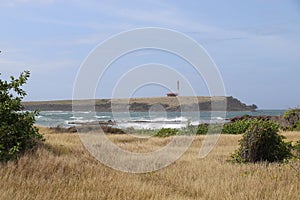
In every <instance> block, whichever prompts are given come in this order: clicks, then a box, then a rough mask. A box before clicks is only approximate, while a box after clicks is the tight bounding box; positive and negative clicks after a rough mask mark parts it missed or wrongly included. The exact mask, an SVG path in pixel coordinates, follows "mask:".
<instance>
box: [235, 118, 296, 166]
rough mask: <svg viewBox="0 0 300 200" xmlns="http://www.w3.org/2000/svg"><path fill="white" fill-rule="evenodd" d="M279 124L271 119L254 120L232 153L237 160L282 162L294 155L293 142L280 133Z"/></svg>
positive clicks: (242, 161)
mask: <svg viewBox="0 0 300 200" xmlns="http://www.w3.org/2000/svg"><path fill="white" fill-rule="evenodd" d="M278 131H279V125H278V124H277V123H274V122H273V121H271V120H253V121H252V123H251V125H250V126H249V128H248V129H247V130H246V132H245V133H244V135H243V137H242V139H241V140H240V141H239V144H240V147H239V149H238V150H237V151H236V152H235V153H234V154H232V156H231V157H232V160H233V161H235V162H240V163H244V162H261V161H267V162H282V161H283V160H285V159H288V158H291V157H292V153H291V150H292V145H291V143H287V142H284V141H283V139H284V136H282V135H279V134H278Z"/></svg>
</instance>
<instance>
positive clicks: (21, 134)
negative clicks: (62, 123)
mask: <svg viewBox="0 0 300 200" xmlns="http://www.w3.org/2000/svg"><path fill="white" fill-rule="evenodd" d="M28 78H29V72H28V71H25V72H24V73H21V74H20V76H19V78H18V79H15V78H14V77H11V80H10V82H8V81H3V80H1V79H0V161H1V162H3V161H8V160H10V159H13V158H16V157H17V156H19V155H20V154H22V153H24V152H25V151H26V150H29V149H33V148H34V147H35V146H36V145H37V144H38V143H39V142H40V141H42V140H43V137H42V135H40V134H39V132H38V129H37V128H36V127H34V126H33V125H34V122H35V118H34V117H35V115H37V112H23V111H22V110H23V106H22V104H21V100H22V99H23V98H24V96H25V95H26V92H25V91H24V90H22V89H21V86H22V85H24V84H25V83H26V81H27V79H28Z"/></svg>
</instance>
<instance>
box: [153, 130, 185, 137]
mask: <svg viewBox="0 0 300 200" xmlns="http://www.w3.org/2000/svg"><path fill="white" fill-rule="evenodd" d="M178 132H179V131H178V130H177V129H173V128H162V129H160V130H159V131H158V132H157V133H156V134H155V136H158V137H169V136H173V135H177V134H178Z"/></svg>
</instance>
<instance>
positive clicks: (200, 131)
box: [196, 124, 208, 135]
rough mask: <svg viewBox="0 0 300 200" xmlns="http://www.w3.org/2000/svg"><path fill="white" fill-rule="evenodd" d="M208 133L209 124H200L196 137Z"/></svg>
mask: <svg viewBox="0 0 300 200" xmlns="http://www.w3.org/2000/svg"><path fill="white" fill-rule="evenodd" d="M207 132H208V124H200V125H199V126H198V129H197V132H196V135H205V134H207Z"/></svg>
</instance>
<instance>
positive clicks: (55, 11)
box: [0, 0, 300, 109]
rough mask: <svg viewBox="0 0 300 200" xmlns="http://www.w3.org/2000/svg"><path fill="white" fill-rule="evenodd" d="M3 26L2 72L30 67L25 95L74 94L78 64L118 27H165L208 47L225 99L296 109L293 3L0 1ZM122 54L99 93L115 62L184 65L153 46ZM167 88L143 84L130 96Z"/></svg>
mask: <svg viewBox="0 0 300 200" xmlns="http://www.w3.org/2000/svg"><path fill="white" fill-rule="evenodd" d="M0 24H1V31H0V50H1V51H2V53H1V54H0V72H1V73H2V75H1V77H4V78H7V77H9V76H10V75H17V74H19V72H21V71H23V70H25V69H28V70H30V71H31V78H30V80H29V82H28V84H27V85H26V87H25V89H26V91H27V93H28V96H27V97H26V100H53V99H71V98H72V91H73V83H74V81H75V78H76V74H77V72H78V70H79V67H80V65H81V63H82V62H83V61H84V59H85V58H86V57H87V56H88V54H89V52H90V51H91V50H92V49H94V48H95V46H96V45H98V44H99V43H100V42H103V41H104V40H105V39H107V38H108V37H111V36H112V35H114V34H117V33H120V32H122V31H127V30H130V29H134V28H143V27H162V28H168V29H173V30H176V31H179V32H182V33H184V34H186V35H188V36H190V37H191V38H193V39H194V40H196V41H197V42H198V43H199V44H201V45H202V46H203V47H204V48H205V49H206V50H207V52H208V53H209V54H210V56H211V57H212V59H213V60H214V62H215V63H216V65H217V66H218V68H219V71H220V73H221V75H222V78H223V81H224V85H225V89H226V94H227V95H228V96H234V97H237V98H239V99H240V100H242V101H243V102H245V103H247V104H252V103H254V104H257V105H258V106H259V108H261V109H271V108H290V107H297V106H300V87H299V80H300V79H299V74H300V1H298V0H285V1H282V0H247V1H238V0H228V1H217V0H212V1H202V0H191V1H178V0H165V1H162V0H143V1H138V0H130V1H129V0H122V1H121V0H119V1H116V0H111V1H100V0H99V1H96V0H86V1H79V0H74V1H72V0H66V1H59V0H0ZM122 59H123V60H122ZM122 59H120V60H119V61H118V62H116V63H114V67H112V69H111V72H110V73H111V74H110V75H109V74H108V77H109V78H107V80H104V82H105V81H106V82H105V87H101V90H99V91H98V92H97V97H99V98H102V97H106V98H107V97H110V95H111V94H110V92H111V90H112V88H113V86H114V82H113V81H112V78H110V77H112V76H113V75H114V74H115V75H116V74H119V75H121V72H120V66H119V65H126V66H127V68H126V69H129V68H130V66H132V65H133V64H134V65H136V64H142V63H147V62H151V61H153V60H154V61H156V62H165V61H168V62H167V64H168V65H171V66H174V67H175V68H177V69H178V70H180V67H181V66H183V65H185V63H183V62H182V61H180V59H178V58H175V57H174V56H172V55H168V54H164V53H159V52H153V51H145V52H142V53H141V52H139V53H136V55H129V56H128V57H127V58H122ZM133 60H134V62H133ZM121 61H122V62H121ZM118 64H119V65H118ZM123 69H124V68H123ZM186 69H187V68H184V70H183V69H181V70H182V73H186V74H187V75H186V76H187V77H188V79H189V80H191V84H192V85H193V87H194V88H195V90H196V94H197V95H207V94H208V91H207V89H206V87H205V83H204V82H203V80H202V79H201V77H197V76H192V74H193V72H192V71H191V70H186ZM115 78H116V79H118V76H117V75H116V77H115ZM174 85H175V83H174ZM170 87H172V86H170ZM164 93H165V90H164V89H163V88H157V87H145V88H144V89H141V90H139V91H137V92H136V93H135V95H136V96H145V95H146V96H147V95H148V96H149V94H150V95H153V96H159V95H164ZM183 94H184V92H183ZM187 95H188V94H187Z"/></svg>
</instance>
